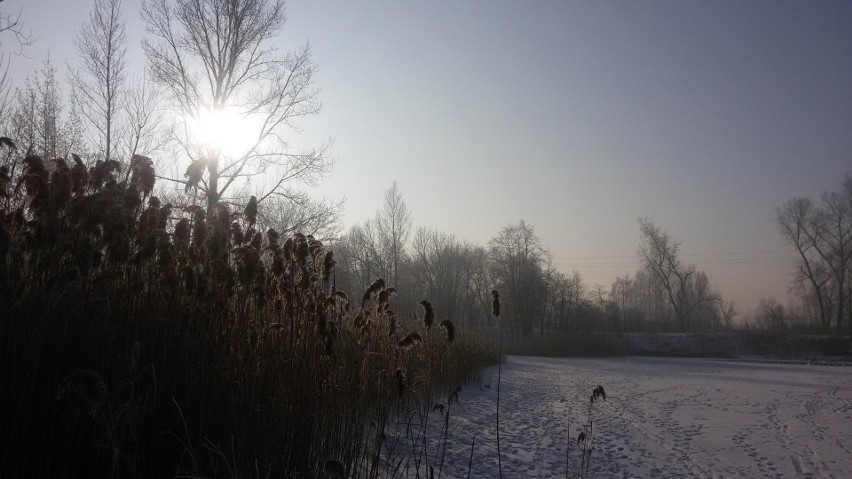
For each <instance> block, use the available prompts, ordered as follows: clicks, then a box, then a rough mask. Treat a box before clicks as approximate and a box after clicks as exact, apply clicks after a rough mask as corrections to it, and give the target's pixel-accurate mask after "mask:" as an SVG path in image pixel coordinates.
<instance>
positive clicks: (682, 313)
mask: <svg viewBox="0 0 852 479" xmlns="http://www.w3.org/2000/svg"><path fill="white" fill-rule="evenodd" d="M639 228H640V232H641V235H642V243H641V244H640V246H639V255H640V256H641V257H642V258H643V260H644V263H645V267H646V268H648V269H649V270H650V271H651V272H652V273H653V275H654V276H655V277H656V278H657V279H658V280H659V281H660V285H661V286H662V287H663V289H664V290H665V292H666V296H667V297H668V300H669V303H670V306H671V308H672V310H673V311H674V314H675V318H676V321H677V325H678V328H679V330H680V331H684V332H685V331H689V330H690V329H692V328H695V327H711V326H714V325H716V323H717V322H718V321H717V317H716V315H717V313H718V311H717V310H716V308H715V307H714V306H715V303H716V302H718V301H721V297H720V296H719V295H717V294H715V293H713V292H711V291H710V281H709V279H708V278H707V275H706V274H705V273H704V272H703V271H698V270H696V268H695V267H694V266H693V265H687V264H684V263H683V262H681V260H680V243H677V242H675V241H673V240H672V239H671V238H670V237H669V235H668V233H666V232H665V231H663V230H662V229H661V228H660V227H659V226H657V225H655V224H654V223H653V222H651V220H649V219H648V218H640V219H639Z"/></svg>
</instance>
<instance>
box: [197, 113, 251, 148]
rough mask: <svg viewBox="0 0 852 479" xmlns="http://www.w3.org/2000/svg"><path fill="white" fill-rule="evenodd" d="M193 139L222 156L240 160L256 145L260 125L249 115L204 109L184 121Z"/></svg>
mask: <svg viewBox="0 0 852 479" xmlns="http://www.w3.org/2000/svg"><path fill="white" fill-rule="evenodd" d="M187 123H188V125H189V131H190V134H191V135H192V137H193V140H194V141H195V142H196V143H197V144H198V145H200V146H202V147H204V148H212V149H214V150H216V151H218V152H219V153H220V154H221V155H223V156H225V157H231V158H235V157H240V156H242V155H244V154H246V153H247V152H248V151H249V150H250V149H251V147H252V146H254V145H255V143H257V137H258V132H259V131H260V125H259V124H258V121H257V120H256V118H253V117H252V116H251V115H247V114H245V113H242V112H239V111H236V110H235V109H232V108H224V109H220V110H213V111H211V110H204V111H202V112H201V113H200V114H199V115H197V116H196V117H195V118H189V119H188V121H187Z"/></svg>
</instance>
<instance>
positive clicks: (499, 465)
mask: <svg viewBox="0 0 852 479" xmlns="http://www.w3.org/2000/svg"><path fill="white" fill-rule="evenodd" d="M502 375H503V325H502V324H501V325H500V364H499V365H498V366H497V472H498V474H499V477H500V478H501V479H502V477H503V455H502V454H501V453H500V379H501V377H502Z"/></svg>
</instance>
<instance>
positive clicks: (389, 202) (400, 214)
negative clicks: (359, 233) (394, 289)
mask: <svg viewBox="0 0 852 479" xmlns="http://www.w3.org/2000/svg"><path fill="white" fill-rule="evenodd" d="M376 226H377V228H378V233H379V236H380V238H381V241H382V246H383V248H382V249H383V250H384V251H385V252H386V254H389V255H390V257H391V258H390V259H391V268H392V271H391V272H390V273H391V274H390V275H389V277H388V280H392V281H393V285H394V286H398V285H399V266H400V261H401V260H402V259H403V257H404V256H405V244H406V242H407V241H408V235H409V233H410V232H411V213H410V212H409V211H408V206H407V205H406V204H405V200H403V199H402V193H401V192H400V191H399V187H398V186H397V184H396V181H394V182H393V184H392V185H391V187H390V188H388V189H387V190H385V203H384V205H383V207H382V209H381V210H380V211H379V212H378V213H377V214H376Z"/></svg>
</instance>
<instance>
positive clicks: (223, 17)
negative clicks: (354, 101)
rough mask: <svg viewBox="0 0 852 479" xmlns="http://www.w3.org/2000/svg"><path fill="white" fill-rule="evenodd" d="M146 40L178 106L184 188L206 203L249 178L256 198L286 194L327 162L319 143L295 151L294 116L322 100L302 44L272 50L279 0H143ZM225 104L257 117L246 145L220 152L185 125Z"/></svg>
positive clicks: (243, 117)
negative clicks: (184, 163) (286, 49)
mask: <svg viewBox="0 0 852 479" xmlns="http://www.w3.org/2000/svg"><path fill="white" fill-rule="evenodd" d="M142 19H143V21H144V23H145V25H146V31H147V37H146V38H145V39H144V41H143V48H144V51H145V54H146V56H147V58H148V66H149V68H150V72H151V75H152V78H153V80H154V81H156V82H158V83H159V84H161V85H162V86H163V87H164V88H165V90H166V92H167V94H168V95H169V96H170V97H171V99H172V101H173V102H174V104H175V106H176V107H177V109H179V110H180V111H181V112H182V113H183V119H182V121H183V122H184V127H185V128H184V129H183V133H182V134H181V135H182V136H181V135H176V136H175V137H174V140H175V142H176V143H178V144H179V145H180V151H181V152H182V154H183V155H184V156H185V157H186V158H187V160H188V161H189V163H190V166H189V168H188V169H187V171H186V177H187V179H186V180H181V179H179V178H172V179H173V180H174V181H178V182H180V183H183V184H184V185H185V188H186V190H188V191H201V192H202V193H203V194H204V196H205V197H206V200H207V206H208V209H212V208H213V206H214V205H215V204H216V203H217V202H218V201H219V200H220V199H222V198H223V197H224V195H225V194H226V193H228V192H229V191H232V190H233V189H239V187H240V186H245V185H246V182H247V181H248V179H249V178H251V177H254V176H256V175H263V181H258V182H255V183H253V185H254V187H256V188H257V189H259V191H258V192H257V195H256V196H257V198H258V202H259V203H263V202H264V200H266V199H267V198H268V197H270V196H280V197H282V198H285V199H287V198H292V197H293V193H292V184H293V183H294V182H298V181H303V182H308V183H311V182H313V181H315V180H316V179H317V178H318V177H319V176H320V175H322V174H324V173H325V172H326V171H328V169H329V168H330V166H331V162H330V160H329V159H328V157H327V156H326V154H325V153H326V147H327V146H324V147H322V148H320V149H319V150H311V151H304V152H293V151H292V150H291V148H290V142H289V138H288V136H289V134H290V133H292V132H294V131H295V130H296V128H297V125H296V122H297V120H298V119H299V118H301V117H305V116H308V115H313V114H315V113H317V112H318V111H319V109H320V105H319V102H318V101H317V98H316V97H317V91H316V90H315V89H314V88H313V87H312V77H313V73H314V70H315V67H314V64H313V62H312V60H311V54H310V49H309V47H307V46H305V47H304V48H302V49H301V50H299V51H296V52H294V53H289V54H283V55H282V54H279V53H278V51H277V49H276V46H275V45H274V44H273V42H272V40H273V38H274V37H275V36H276V35H277V34H278V33H279V31H280V30H281V27H282V26H283V25H284V22H285V15H284V2H283V1H282V0H176V1H174V2H169V1H167V0H146V1H144V2H143V4H142ZM225 113H231V114H232V116H235V117H237V118H239V119H240V121H242V122H243V123H253V124H256V125H257V126H256V130H255V131H254V133H253V135H252V141H251V144H250V145H249V146H247V147H246V148H245V151H243V152H239V153H230V154H226V153H225V152H222V151H219V150H218V149H217V148H216V147H215V146H214V145H209V144H204V143H203V142H202V141H200V140H199V139H198V138H193V137H192V136H190V135H188V134H186V132H187V128H186V126H187V123H188V122H190V121H191V120H192V119H199V118H202V117H204V116H206V115H211V116H214V117H215V116H216V115H224V114H225Z"/></svg>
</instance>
